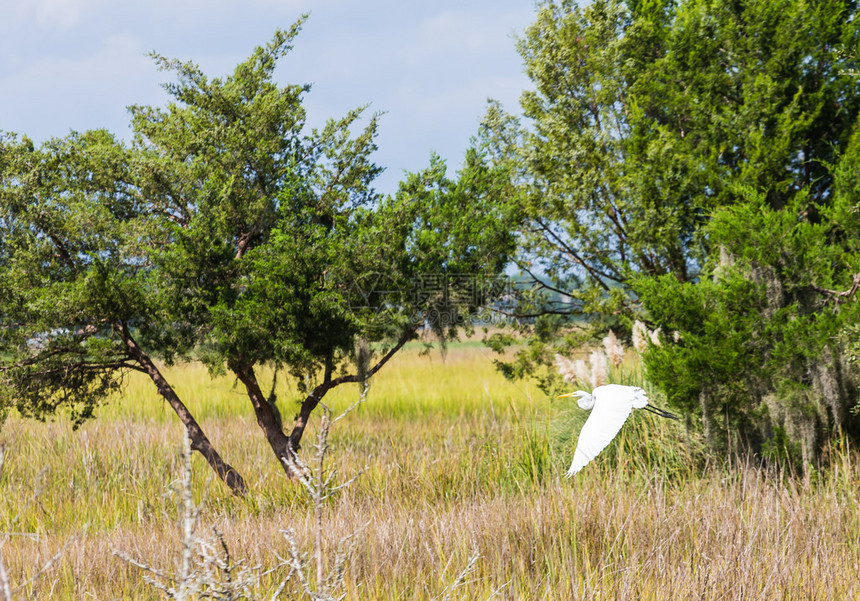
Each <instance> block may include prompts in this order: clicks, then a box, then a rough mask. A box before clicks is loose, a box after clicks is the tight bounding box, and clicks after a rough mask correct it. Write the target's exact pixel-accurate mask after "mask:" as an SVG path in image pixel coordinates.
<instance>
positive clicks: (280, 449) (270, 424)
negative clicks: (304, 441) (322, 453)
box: [230, 365, 294, 478]
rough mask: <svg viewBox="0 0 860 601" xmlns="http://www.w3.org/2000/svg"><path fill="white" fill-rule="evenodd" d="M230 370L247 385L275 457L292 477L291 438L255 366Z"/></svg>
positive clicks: (234, 366) (255, 411)
mask: <svg viewBox="0 0 860 601" xmlns="http://www.w3.org/2000/svg"><path fill="white" fill-rule="evenodd" d="M230 370H231V371H232V372H233V373H235V374H236V377H237V378H239V381H240V382H242V384H244V385H245V389H246V390H247V391H248V398H249V399H251V405H252V406H253V407H254V415H255V416H256V418H257V424H258V425H259V426H260V428H262V430H263V433H264V434H265V435H266V440H267V441H268V442H269V446H270V447H271V448H272V451H273V452H274V453H275V457H277V458H278V462H279V463H280V464H281V467H282V468H284V471H285V472H286V473H287V476H289V477H291V478H292V477H293V475H294V474H293V473H292V470H291V469H290V463H289V462H290V461H291V460H292V455H293V453H292V447H291V446H290V439H289V438H287V436H286V435H285V434H284V431H283V430H282V429H281V426H280V425H279V424H278V418H277V417H276V416H275V412H274V411H273V410H272V406H271V405H269V402H268V401H267V400H266V396H265V395H264V394H263V391H262V390H261V389H260V384H259V383H258V382H257V376H256V375H255V374H254V368H253V367H252V366H250V365H230Z"/></svg>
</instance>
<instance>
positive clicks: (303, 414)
mask: <svg viewBox="0 0 860 601" xmlns="http://www.w3.org/2000/svg"><path fill="white" fill-rule="evenodd" d="M417 329H418V325H417V324H416V325H414V326H413V327H412V328H410V329H409V330H407V331H406V332H404V333H403V335H402V336H401V337H400V339H399V340H398V341H397V344H395V345H394V346H393V347H392V348H391V349H390V350H389V351H388V352H387V353H386V354H385V355H384V356H383V357H382V358H381V359H380V360H379V362H378V363H377V364H376V365H374V366H373V367H372V368H371V369H369V370H368V371H367V373H366V374H362V375H343V376H339V377H337V378H334V379H332V377H331V376H332V372H333V371H334V365H333V364H332V362H331V360H330V359H329V360H327V361H326V368H325V376H324V378H323V382H322V384H319V385H318V386H317V387H316V388H314V389H313V390H312V391H311V393H310V394H309V395H308V396H307V397H306V398H305V400H304V401H303V402H302V406H301V408H300V409H299V415H298V417H297V418H296V423H295V424H294V425H293V430H292V432H291V433H290V435H289V437H288V436H287V435H286V434H284V431H283V429H282V428H281V425H280V424H279V423H278V419H277V417H275V412H274V411H273V410H272V406H271V405H269V402H268V401H267V400H266V396H265V395H264V394H263V390H262V389H261V388H260V384H259V383H258V382H257V376H256V375H255V374H254V367H253V366H252V365H240V364H236V363H232V364H230V365H229V366H228V367H229V368H230V370H231V371H232V372H233V373H235V374H236V377H237V378H239V381H241V382H242V384H244V385H245V388H246V390H247V391H248V398H250V399H251V405H252V406H253V407H254V414H255V416H256V417H257V424H259V426H260V428H262V429H263V433H264V434H265V435H266V440H267V441H268V442H269V446H270V447H271V448H272V451H273V452H274V453H275V457H277V458H278V461H279V462H280V463H281V466H282V467H283V468H284V471H285V472H286V473H287V476H289V477H290V478H292V477H293V476H295V474H294V473H293V469H292V467H291V466H292V458H293V456H294V455H295V454H296V453H297V452H298V450H299V449H300V448H301V441H302V436H303V435H304V432H305V428H307V425H308V421H309V420H310V417H311V413H313V410H314V409H316V407H317V405H319V403H320V401H321V400H322V399H323V397H324V396H325V395H326V393H327V392H328V391H329V390H331V389H332V388H334V387H335V386H339V385H341V384H346V383H348V382H355V383H361V382H364V381H365V380H367V379H369V378H370V377H371V376H373V375H374V374H375V373H376V372H377V371H379V369H380V368H381V367H382V366H383V365H385V364H386V363H387V362H388V360H389V359H391V357H393V356H394V354H395V353H397V351H399V350H400V349H401V348H403V345H404V344H406V343H407V342H408V341H409V340H411V339H412V337H413V336H414V335H415V332H416V330H417Z"/></svg>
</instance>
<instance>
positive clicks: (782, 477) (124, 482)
mask: <svg viewBox="0 0 860 601" xmlns="http://www.w3.org/2000/svg"><path fill="white" fill-rule="evenodd" d="M628 355H629V354H628ZM630 361H631V358H630V357H629V356H628V357H625V360H624V363H623V364H621V365H620V366H618V367H615V366H613V367H612V368H611V369H610V378H611V379H613V380H615V379H617V378H619V377H622V378H626V379H628V380H629V379H632V378H634V377H636V374H637V373H638V372H637V371H636V366H635V364H632V363H630ZM168 371H169V373H170V377H171V378H172V380H173V381H175V382H177V388H178V389H179V390H180V393H181V394H182V395H183V398H187V399H188V402H189V405H191V406H192V407H193V410H194V411H196V412H197V415H198V417H199V418H200V421H201V422H202V423H203V425H204V427H205V428H206V430H207V432H208V433H209V435H210V438H211V439H212V440H213V442H214V443H215V444H216V445H217V446H218V448H219V450H221V452H222V454H223V455H224V456H225V458H226V459H228V461H230V462H231V463H233V464H234V465H236V466H237V468H239V469H240V470H242V472H243V474H244V475H245V477H246V479H247V480H248V485H249V487H250V488H251V493H250V494H249V495H248V497H247V498H245V499H236V498H233V497H232V496H230V495H229V493H228V492H227V491H225V490H224V489H223V487H221V486H220V485H219V484H217V483H213V484H212V488H211V490H210V492H209V495H208V497H207V499H206V503H205V505H204V507H203V511H202V513H201V514H200V517H199V525H198V528H199V530H200V531H201V532H213V527H215V528H217V531H218V532H219V533H221V536H223V538H224V541H225V542H226V543H227V544H229V548H230V552H231V555H232V556H233V557H235V558H239V559H243V560H245V561H246V564H245V565H248V566H259V567H260V570H258V571H257V573H260V574H263V573H265V571H266V570H267V569H269V568H275V567H277V566H278V565H279V562H280V561H281V560H279V559H278V556H280V557H287V555H288V548H287V546H286V544H285V540H284V538H283V535H282V534H281V532H282V531H284V530H288V529H289V530H290V532H291V533H292V536H293V537H294V540H295V545H296V546H297V548H300V549H309V548H313V547H314V544H315V541H316V540H317V539H316V536H317V530H316V525H317V524H318V521H317V520H318V519H320V521H321V522H322V523H323V524H324V530H323V538H322V540H321V541H320V542H319V544H321V545H323V546H325V547H326V548H335V547H336V546H337V544H338V541H340V540H341V539H343V538H344V537H346V536H348V535H350V534H352V533H354V532H356V530H357V529H360V528H359V527H360V526H361V525H363V524H367V526H366V527H364V528H363V529H360V531H359V532H358V533H357V534H356V541H355V548H354V551H353V553H352V554H351V556H350V560H349V562H348V564H347V565H346V566H345V569H344V571H343V586H344V588H343V590H344V591H345V593H346V595H347V598H348V599H380V600H383V599H384V600H388V599H392V600H393V599H431V598H444V597H445V596H446V595H447V598H450V599H458V598H463V599H472V598H481V599H484V598H489V597H491V596H495V598H499V599H603V598H619V599H626V598H636V599H645V600H650V599H686V598H697V599H725V598H745V599H746V598H750V599H754V598H760V599H771V598H782V599H810V598H822V599H823V598H830V599H851V598H858V596H860V586H858V584H857V579H856V571H855V566H856V565H858V563H860V492H858V487H857V482H860V462H858V455H857V452H856V451H854V450H853V449H850V448H849V447H848V446H847V445H846V444H845V443H834V445H833V447H832V449H831V451H830V458H829V462H828V467H827V468H826V469H822V470H821V471H819V472H816V473H815V474H814V475H813V477H812V478H810V479H809V480H808V481H806V482H804V481H803V480H799V479H797V478H794V477H793V476H791V475H790V474H785V473H779V472H773V471H768V470H765V469H762V468H760V467H758V466H756V465H752V464H750V463H745V462H743V461H738V460H735V461H733V462H731V464H729V463H728V462H726V463H723V462H719V463H716V462H713V461H710V462H707V461H705V459H704V456H703V455H702V454H701V453H700V452H699V451H698V448H697V446H696V442H695V437H694V436H693V437H692V438H690V437H689V436H688V433H686V432H685V431H684V430H683V426H682V425H678V424H676V423H669V420H659V419H658V418H656V417H652V416H650V415H647V414H642V415H640V414H639V413H636V414H634V416H633V417H632V418H631V420H630V422H629V423H628V424H627V425H626V426H625V428H624V429H623V431H622V433H621V435H620V436H619V437H618V438H617V440H616V441H614V442H613V443H612V444H611V445H610V447H609V448H607V450H606V451H605V452H604V453H602V454H601V455H600V457H599V458H598V459H597V460H595V461H594V462H593V463H592V464H590V465H589V466H588V467H587V468H586V470H584V471H583V472H582V473H580V474H579V475H577V477H576V478H574V479H572V480H567V479H565V478H564V477H563V473H564V470H565V469H566V466H567V464H568V463H569V460H570V454H571V453H572V449H573V444H574V440H575V433H576V432H577V431H578V427H579V424H581V422H582V421H584V419H585V417H586V414H585V412H582V411H580V410H579V409H578V408H576V406H575V404H574V403H564V402H562V401H561V400H550V399H547V398H545V397H544V396H543V395H542V394H540V393H539V392H538V391H537V390H536V389H534V388H533V387H531V386H528V385H525V384H516V385H515V384H511V383H509V382H506V381H505V380H504V379H503V378H501V377H500V376H499V375H498V374H497V373H496V372H495V370H494V369H493V367H492V365H491V363H490V360H489V359H488V357H487V356H485V355H484V351H483V350H481V349H480V348H478V347H475V346H472V345H461V346H458V345H456V344H455V345H452V346H451V348H450V349H449V350H448V353H447V355H446V356H445V357H444V358H443V357H442V356H440V355H439V354H438V353H436V354H431V356H430V357H422V356H420V354H419V348H418V347H414V348H411V349H408V350H407V351H406V352H405V353H403V354H402V355H401V356H400V357H398V358H397V359H396V360H395V361H393V362H392V364H391V365H389V366H386V369H385V370H383V371H382V372H381V373H380V374H379V375H378V376H377V378H375V381H374V382H373V383H372V386H371V389H370V392H369V395H368V400H367V402H366V403H364V404H363V405H362V406H361V407H359V408H358V409H356V410H355V411H354V412H352V413H351V414H350V415H349V417H348V418H346V419H344V420H341V421H340V422H338V423H337V425H336V427H335V428H333V429H332V431H331V433H330V436H329V444H330V447H331V451H330V453H331V455H330V457H331V458H332V461H334V462H335V463H336V464H337V470H338V474H343V476H342V477H343V478H344V479H346V478H347V477H348V476H349V475H351V474H355V473H357V472H359V471H360V470H362V469H365V468H366V469H365V471H364V472H363V473H362V475H361V476H360V477H359V478H358V479H357V480H356V481H355V482H353V483H352V485H351V486H350V487H349V488H347V489H344V491H343V492H342V494H341V495H339V496H337V497H335V498H333V499H331V500H329V501H327V502H326V503H325V504H324V505H323V506H321V507H319V508H317V509H318V510H319V511H321V514H320V515H319V516H318V515H317V514H316V513H315V507H314V503H313V502H312V501H310V500H309V499H308V496H307V495H306V494H305V492H304V489H303V488H302V487H301V486H300V485H297V484H296V483H295V482H289V481H287V480H286V479H285V477H284V473H283V470H282V469H281V468H280V467H279V466H278V465H277V464H276V463H275V460H274V456H273V455H272V454H271V451H270V450H269V449H268V447H267V445H266V443H265V441H264V440H263V438H262V436H261V434H260V433H259V432H258V431H257V426H256V424H255V422H254V420H253V417H252V414H251V412H250V409H249V407H247V406H246V404H247V400H246V399H245V398H244V397H243V396H242V395H241V394H239V391H238V390H237V389H236V387H235V386H234V384H233V382H232V381H231V380H230V379H229V378H227V377H223V376H220V377H214V378H212V377H210V376H209V374H208V372H206V370H205V368H203V367H201V366H199V365H195V364H191V365H183V366H177V367H172V368H169V370H168ZM268 376H269V377H271V374H268ZM261 379H262V378H261ZM625 383H631V382H630V381H627V382H625ZM282 386H283V388H282V389H279V397H280V399H281V402H282V403H284V405H283V407H285V408H289V403H290V402H291V399H292V398H294V397H291V394H293V395H294V394H295V391H294V390H291V389H290V387H288V386H286V385H282ZM359 394H360V391H359V390H358V388H351V389H346V390H342V391H338V393H337V395H336V396H333V397H332V398H330V399H328V397H327V399H328V400H329V401H330V402H331V405H332V406H333V410H334V411H335V412H336V413H337V412H339V411H340V410H342V409H343V408H345V407H346V406H347V405H349V404H350V403H351V402H353V401H355V400H356V399H357V398H358V396H359ZM284 414H285V415H289V412H288V411H284ZM317 423H318V422H317V421H314V423H313V424H312V430H311V431H309V432H308V436H309V438H308V440H309V441H310V440H312V438H310V437H314V436H316V430H315V426H316V425H317ZM646 426H647V427H646ZM181 440H182V429H181V427H180V426H179V425H178V424H176V423H175V420H174V419H173V416H172V415H171V414H170V412H169V409H167V408H165V407H163V406H162V405H161V403H160V401H158V398H157V397H156V395H155V393H154V391H152V390H149V387H148V386H147V382H146V381H144V380H137V379H135V378H131V379H129V381H128V382H127V388H126V391H125V395H124V397H123V398H122V399H117V401H116V402H114V403H112V404H110V405H108V406H105V407H103V408H102V409H101V410H100V413H99V416H98V419H96V420H93V421H91V422H89V423H87V424H85V425H84V426H83V427H82V428H80V429H79V430H78V431H73V430H72V429H71V426H70V424H69V423H68V421H67V420H64V419H57V420H55V421H52V422H48V423H37V422H32V421H22V420H20V419H18V418H16V417H14V416H12V417H10V418H9V419H8V420H7V422H6V424H5V425H4V426H3V429H2V431H0V442H2V443H5V448H6V457H5V462H4V466H3V472H2V476H0V491H1V492H0V532H18V533H25V534H28V535H29V536H11V537H8V538H7V540H6V542H5V545H4V546H3V549H2V551H3V558H4V560H5V563H6V567H7V571H8V574H9V579H10V581H11V582H12V583H13V584H14V583H24V582H27V581H28V580H29V579H30V578H31V577H32V576H34V575H35V574H36V572H37V571H38V570H39V569H40V568H41V567H42V566H44V564H45V562H46V561H47V560H48V559H50V558H52V557H54V556H55V555H56V554H57V552H58V551H60V550H63V549H64V547H65V549H64V551H63V554H62V555H61V556H60V557H59V558H58V559H57V560H56V562H55V564H54V565H53V567H52V569H51V570H49V571H47V572H46V573H45V574H43V575H42V576H41V577H40V578H38V579H36V580H34V581H33V582H32V583H30V584H28V585H27V586H26V587H25V588H24V589H22V590H21V591H20V592H19V593H18V595H17V598H20V599H27V598H37V599H52V598H53V599H91V598H98V599H156V598H159V597H158V591H157V590H155V589H152V588H151V587H149V586H147V585H146V584H145V583H144V582H143V580H142V578H141V574H140V571H139V570H138V569H136V568H134V567H133V566H130V565H128V564H127V563H126V562H123V561H120V560H119V559H118V558H117V557H115V556H114V555H113V554H112V550H113V549H122V550H123V551H124V552H126V553H128V554H129V555H130V556H133V557H136V558H146V561H147V563H148V564H150V565H153V566H162V567H169V566H175V565H176V561H177V557H176V552H175V550H176V548H177V540H178V539H177V536H178V534H177V532H178V530H177V524H178V523H180V522H181V518H182V514H181V507H182V503H181V502H177V501H178V500H179V499H178V498H177V496H176V495H177V493H176V492H175V487H171V484H172V483H173V482H175V481H176V480H177V478H179V477H180V475H181V474H182V444H181ZM45 468H46V470H47V471H46V472H45V473H44V474H43V475H42V476H41V483H37V479H38V478H37V477H38V475H39V473H40V472H41V471H42V470H43V469H45ZM207 478H208V472H207V467H206V465H205V463H204V462H203V461H202V460H201V459H200V458H197V457H195V458H193V460H192V465H191V481H192V483H193V485H192V492H193V495H194V500H195V502H197V503H199V502H200V500H201V499H202V498H203V496H204V495H203V492H204V489H205V482H206V480H207ZM337 484H338V481H337V476H336V480H335V481H334V482H332V485H333V486H336V485H337ZM37 487H38V488H40V490H41V494H40V495H39V497H38V502H35V503H31V504H28V505H26V506H24V505H22V503H21V501H22V500H26V499H31V498H33V494H34V491H35V490H36V488H37ZM16 516H17V517H16ZM13 518H14V520H13ZM476 553H477V554H479V556H478V558H477V560H475V559H474V558H475V557H476ZM466 567H468V568H469V570H468V571H466V570H465V568H466ZM463 573H466V576H464V577H463V578H461V575H462V574H463ZM284 576H285V574H284V573H279V572H278V571H277V570H276V571H275V572H272V573H271V574H269V575H267V576H264V577H261V578H260V580H259V582H257V583H256V586H257V587H258V589H259V590H258V591H256V592H257V593H263V592H266V591H271V590H274V588H275V587H276V586H277V585H278V584H279V583H280V582H281V580H282V579H283V578H284ZM452 583H458V586H457V587H453V586H452ZM299 593H300V591H297V592H296V595H298V594H299ZM267 598H268V597H267ZM289 598H293V597H292V596H291V597H289Z"/></svg>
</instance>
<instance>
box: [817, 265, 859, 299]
mask: <svg viewBox="0 0 860 601" xmlns="http://www.w3.org/2000/svg"><path fill="white" fill-rule="evenodd" d="M812 289H813V290H815V291H817V292H820V293H822V294H826V295H827V296H829V297H830V298H832V299H833V302H834V303H836V304H837V305H838V304H839V303H846V302H848V301H851V300H853V299H854V295H855V294H857V290H858V289H860V273H855V274H854V275H853V277H852V283H851V287H850V288H849V289H848V290H843V291H842V292H840V291H838V290H828V289H827V288H822V287H821V286H816V285H815V284H812Z"/></svg>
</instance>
